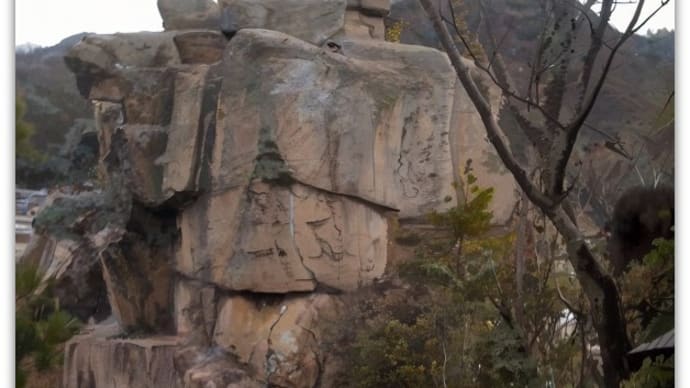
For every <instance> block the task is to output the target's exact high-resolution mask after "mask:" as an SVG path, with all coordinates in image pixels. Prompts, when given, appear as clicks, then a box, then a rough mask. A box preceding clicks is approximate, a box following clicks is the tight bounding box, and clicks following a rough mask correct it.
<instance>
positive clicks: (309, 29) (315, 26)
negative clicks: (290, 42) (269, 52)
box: [219, 0, 347, 45]
mask: <svg viewBox="0 0 690 388" xmlns="http://www.w3.org/2000/svg"><path fill="white" fill-rule="evenodd" d="M219 5H220V7H221V30H222V31H223V32H224V33H225V34H226V35H234V34H235V33H237V31H239V30H241V29H244V28H265V29H270V30H274V31H281V32H283V33H286V34H288V35H291V36H294V37H297V38H299V39H302V40H305V41H307V42H309V43H312V44H316V45H321V44H323V43H324V42H325V41H326V40H327V39H328V38H330V37H331V36H333V35H335V34H336V33H337V32H339V31H340V30H341V29H342V28H343V25H344V23H345V8H346V6H347V0H220V1H219Z"/></svg>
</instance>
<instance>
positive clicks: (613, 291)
mask: <svg viewBox="0 0 690 388" xmlns="http://www.w3.org/2000/svg"><path fill="white" fill-rule="evenodd" d="M420 2H421V4H422V6H423V7H424V9H425V10H426V11H427V14H428V15H429V17H430V19H431V22H432V23H433V25H434V29H435V30H436V32H437V34H438V35H439V38H440V40H441V44H442V46H443V47H444V49H445V50H446V52H447V54H448V57H449V59H450V61H451V64H452V65H453V67H454V69H455V72H456V74H457V75H458V78H459V79H460V82H461V83H462V85H463V87H464V88H465V90H466V91H467V94H468V96H469V97H470V99H471V100H472V103H473V105H474V106H475V108H476V109H477V112H478V113H479V115H480V117H481V119H482V123H483V124H484V128H485V130H486V133H487V137H488V139H489V141H490V142H491V144H492V145H493V146H494V148H495V149H496V152H497V153H498V156H499V157H500V158H501V161H502V162H503V164H504V165H505V167H506V168H507V169H508V170H509V171H510V172H511V174H512V175H513V177H514V178H515V180H516V181H517V183H518V185H519V186H520V188H521V189H522V191H523V192H524V194H525V195H526V196H527V198H529V200H530V201H531V202H532V203H533V204H535V205H536V206H538V207H539V208H540V209H541V210H542V211H543V212H544V214H546V216H547V217H548V218H549V219H550V220H551V222H552V223H553V224H554V226H555V227H556V229H557V230H558V232H559V234H561V235H562V236H563V237H564V239H565V241H566V244H567V247H568V256H569V260H570V263H571V264H572V266H573V268H574V269H575V274H576V276H577V279H578V281H579V283H580V285H581V287H582V289H583V291H584V293H585V295H586V296H587V298H588V300H589V304H590V311H589V313H590V315H591V317H592V322H593V324H594V328H595V330H596V332H597V336H598V338H599V346H600V349H601V357H602V362H603V369H604V381H605V384H606V386H607V387H618V386H619V384H620V382H621V380H623V379H624V378H626V377H627V376H628V375H629V373H630V371H629V367H628V363H627V358H626V354H627V352H628V351H629V350H630V343H629V340H628V335H627V331H626V326H625V319H624V316H623V311H622V308H621V304H620V295H619V293H618V289H617V288H616V285H615V283H614V281H613V278H611V276H610V275H608V274H607V273H606V272H605V271H604V269H603V268H602V267H601V265H600V264H599V262H598V261H597V260H596V259H595V257H594V255H593V254H592V252H591V250H590V249H589V247H588V246H587V244H586V242H585V239H584V237H583V235H582V233H581V232H580V231H579V230H578V228H577V226H576V225H575V224H574V223H573V220H571V218H570V217H569V216H568V215H567V213H566V211H565V210H564V208H563V200H564V199H563V198H561V199H560V200H559V199H558V198H553V197H552V196H550V195H548V193H543V192H542V191H541V190H540V189H539V188H538V187H537V186H536V185H534V184H533V183H532V181H531V180H530V179H529V177H528V175H527V174H526V173H525V171H524V170H523V169H522V168H521V167H520V164H519V163H518V162H517V161H516V159H515V157H514V155H512V154H511V152H510V150H509V148H508V147H507V146H506V144H504V143H503V140H502V139H501V136H500V133H501V128H500V126H499V124H498V122H497V120H496V118H495V117H494V116H493V113H492V110H491V106H490V105H489V103H488V102H487V101H486V99H485V98H484V97H483V96H482V94H481V93H480V92H479V88H478V87H477V85H476V84H475V82H474V80H473V79H472V77H471V76H470V69H469V67H468V66H467V65H466V64H465V63H464V61H463V59H462V57H461V55H460V52H459V51H458V49H457V47H456V46H455V43H454V41H453V38H452V36H451V35H450V32H449V31H448V28H447V27H446V25H445V24H444V22H443V20H442V18H441V16H440V14H439V13H438V10H437V9H436V7H435V6H434V4H433V2H432V0H420ZM545 168H546V169H548V168H555V166H545Z"/></svg>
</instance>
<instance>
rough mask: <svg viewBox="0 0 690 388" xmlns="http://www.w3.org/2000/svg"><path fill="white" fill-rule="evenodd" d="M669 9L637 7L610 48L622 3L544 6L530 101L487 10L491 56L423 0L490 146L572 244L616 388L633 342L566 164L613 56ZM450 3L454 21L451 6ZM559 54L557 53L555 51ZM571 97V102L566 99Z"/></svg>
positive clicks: (547, 0)
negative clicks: (514, 128) (580, 218)
mask: <svg viewBox="0 0 690 388" xmlns="http://www.w3.org/2000/svg"><path fill="white" fill-rule="evenodd" d="M668 1H669V0H660V4H659V6H658V8H656V10H655V11H654V12H653V13H652V14H651V15H650V16H648V17H647V18H642V17H641V13H642V8H643V6H644V3H645V1H644V0H639V1H638V2H637V4H636V10H635V13H634V16H633V17H632V19H631V20H630V22H629V24H628V26H627V28H626V29H625V30H624V31H623V32H622V33H620V34H613V35H614V38H613V40H612V41H611V39H609V37H610V36H611V35H612V34H611V33H610V31H608V32H607V29H608V28H609V25H608V22H609V19H610V17H611V14H612V12H613V10H614V8H615V6H616V1H615V0H601V1H596V0H586V1H584V2H580V1H578V0H542V1H540V2H539V4H540V5H541V7H542V9H543V11H544V15H545V17H544V18H543V30H542V34H541V36H540V38H539V44H538V45H537V49H536V52H535V55H534V62H533V63H532V66H531V73H530V77H529V80H528V86H527V90H526V93H519V92H518V91H517V87H516V86H515V85H514V84H513V82H511V79H510V76H509V74H508V72H507V71H506V68H505V66H504V64H503V61H502V59H501V55H500V53H499V50H498V48H499V46H500V39H496V37H495V36H494V35H493V32H492V31H491V22H490V21H489V20H487V19H488V18H487V17H486V10H484V9H482V12H483V17H482V21H481V23H482V24H483V26H484V27H485V28H486V29H487V35H488V36H489V40H488V44H487V45H485V47H488V48H489V50H486V49H484V53H477V52H476V49H475V48H474V47H475V46H476V45H474V44H473V42H470V41H469V39H468V37H467V36H466V34H463V31H464V30H463V29H462V28H459V26H458V24H457V23H456V22H457V18H456V17H455V16H454V15H451V17H446V16H445V15H446V14H447V12H444V13H443V14H442V12H440V9H441V6H440V5H439V4H434V3H436V1H435V0H420V2H421V4H422V6H423V7H424V9H425V10H426V12H427V13H428V15H429V17H430V19H431V21H432V23H433V25H434V29H435V30H436V32H437V34H438V36H439V38H440V40H441V44H442V46H443V48H444V49H445V51H446V52H447V53H448V56H449V58H450V61H451V63H452V65H453V67H454V69H455V71H456V73H457V75H458V78H459V80H460V82H461V84H462V85H463V87H464V88H465V90H466V91H467V94H468V95H469V98H470V99H471V101H472V103H473V104H474V106H475V107H476V109H477V111H478V113H479V115H480V117H481V120H482V123H483V124H484V127H485V130H486V134H487V137H488V139H489V141H490V142H491V144H492V145H493V146H494V147H495V149H496V151H497V153H498V155H499V157H500V158H501V160H502V162H503V164H504V165H505V167H506V168H507V169H508V170H509V171H510V172H511V173H512V175H513V176H514V178H515V180H516V181H517V183H518V185H519V186H520V188H521V189H522V190H523V192H524V194H525V196H526V197H527V198H528V199H529V200H530V201H531V202H532V203H533V204H534V205H536V206H537V207H538V208H539V209H540V210H541V211H542V212H543V213H544V214H545V215H546V216H547V217H548V218H549V219H550V221H551V222H552V223H553V225H554V226H555V228H556V229H557V230H558V232H559V233H560V234H561V235H562V236H563V238H564V240H565V242H566V244H567V251H568V256H569V260H570V262H571V264H572V266H573V268H574V270H575V274H576V276H577V279H578V281H579V283H580V285H581V287H582V289H583V292H584V293H585V295H586V296H587V299H588V302H589V312H588V313H589V315H590V318H591V321H592V324H593V326H594V328H595V331H596V333H597V336H598V340H599V345H600V348H601V357H602V360H603V366H604V382H605V384H606V386H609V387H614V386H618V385H619V383H620V382H621V380H623V379H625V378H626V377H627V376H628V375H629V373H630V372H629V367H628V363H627V360H626V353H627V352H628V351H629V350H630V341H629V339H628V335H627V332H626V326H625V319H624V316H623V311H622V308H621V302H620V295H619V291H618V289H617V287H616V283H615V282H614V279H613V278H612V277H611V275H610V274H609V273H608V272H607V271H606V270H605V269H604V268H603V267H602V265H601V262H602V261H601V260H600V258H597V257H596V256H595V254H594V252H593V251H592V250H591V249H590V247H589V246H588V244H587V243H586V241H585V236H584V234H583V232H582V231H581V230H580V228H579V227H578V225H577V223H576V221H575V218H574V217H573V215H572V211H571V209H572V206H571V201H572V199H571V198H570V196H569V194H570V189H572V187H574V184H575V181H576V180H577V178H576V177H572V176H571V177H569V176H568V173H572V171H571V170H572V168H571V169H569V164H570V161H571V158H572V154H573V149H574V146H575V143H576V141H577V138H578V135H579V134H580V132H581V131H582V129H583V128H585V126H586V124H585V120H586V119H587V117H588V116H589V115H590V113H591V112H592V108H593V107H594V105H595V103H596V102H597V98H598V96H599V94H600V92H601V90H602V87H603V86H604V83H605V81H606V78H607V76H608V74H609V72H610V70H611V68H612V64H613V62H614V58H615V56H616V53H617V52H618V51H619V49H620V48H621V46H622V45H623V44H624V43H625V42H626V41H627V40H628V39H629V38H630V37H631V36H632V35H633V34H635V32H637V31H638V30H639V29H640V28H641V27H642V26H643V25H644V24H645V23H646V22H647V21H648V20H649V19H650V18H651V17H653V16H654V15H655V14H656V12H658V10H660V9H661V8H662V7H663V6H665V5H666V4H667V3H668ZM595 3H596V5H597V6H598V7H599V11H598V12H596V13H595V12H593V10H592V7H593V6H594V5H595ZM448 4H449V5H450V8H449V9H450V12H451V14H452V12H453V7H452V4H450V3H448ZM444 6H445V4H444ZM446 9H448V8H446ZM583 35H584V36H586V37H588V43H587V44H586V45H585V46H582V42H579V41H578V37H581V36H583ZM576 41H578V43H577V44H576V43H575V42H576ZM554 47H556V48H557V49H556V50H553V48H554ZM547 49H550V50H547ZM463 52H464V54H465V55H466V56H469V57H470V58H471V59H472V60H473V62H474V65H475V66H474V67H475V68H477V69H479V70H480V71H482V72H484V75H485V76H486V78H488V79H490V80H491V81H493V83H494V84H495V85H497V86H498V87H499V88H500V90H501V91H502V97H503V101H502V102H501V104H500V105H501V106H492V105H491V104H492V102H491V101H490V100H489V99H488V98H487V97H486V96H485V95H484V94H483V93H482V89H481V88H482V85H481V84H480V83H479V82H478V81H477V79H476V78H475V77H473V75H472V72H473V71H474V70H473V68H472V66H471V65H470V64H469V61H468V60H467V59H464V58H463V55H462V53H463ZM575 59H577V61H575ZM576 62H577V64H576ZM574 69H575V70H576V72H577V75H579V77H578V78H577V80H576V81H575V82H571V81H570V78H568V76H569V71H570V72H572V71H573V70H574ZM567 96H569V97H570V99H569V100H566V97H567ZM566 101H569V103H566ZM573 101H574V103H573ZM494 105H495V104H494ZM502 110H508V111H509V112H510V113H511V114H512V115H513V117H514V118H515V122H517V123H518V124H519V127H520V129H521V130H522V131H523V132H524V133H525V134H526V135H527V136H528V137H529V138H530V139H531V140H532V145H533V148H534V150H535V151H536V152H534V155H536V156H535V157H534V158H532V159H531V160H530V162H531V163H536V164H537V166H536V167H537V168H538V169H539V170H540V172H541V174H538V175H539V176H538V177H536V178H533V177H532V176H531V174H528V173H527V170H526V169H527V168H528V167H527V166H523V165H521V163H520V162H519V159H518V158H517V157H516V155H515V154H514V152H513V151H511V149H510V148H509V146H508V144H507V143H506V141H505V140H504V135H505V133H506V132H505V131H504V130H503V129H502V128H501V125H500V124H499V120H498V117H497V112H499V111H502ZM535 117H536V118H535ZM614 146H615V143H614ZM532 167H535V166H532Z"/></svg>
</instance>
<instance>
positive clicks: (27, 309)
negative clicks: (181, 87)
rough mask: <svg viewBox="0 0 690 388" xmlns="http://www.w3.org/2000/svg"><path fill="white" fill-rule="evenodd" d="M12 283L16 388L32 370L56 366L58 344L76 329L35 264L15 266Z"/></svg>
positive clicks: (75, 322) (77, 327)
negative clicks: (14, 286) (44, 282)
mask: <svg viewBox="0 0 690 388" xmlns="http://www.w3.org/2000/svg"><path fill="white" fill-rule="evenodd" d="M15 284H16V289H15V291H16V297H15V303H16V305H15V306H16V315H15V341H16V342H15V376H16V383H15V386H16V387H18V388H19V387H24V386H25V384H26V382H27V380H28V378H29V374H30V373H31V372H32V371H34V370H35V371H36V372H41V371H46V370H49V369H51V368H54V367H60V363H61V359H62V352H61V348H60V347H61V345H62V344H63V343H64V342H65V341H67V340H68V339H69V338H71V337H72V336H73V335H74V334H75V333H76V332H77V330H78V329H79V322H78V321H77V320H76V319H75V318H74V317H72V316H71V315H69V314H68V313H66V312H65V311H62V310H61V309H60V304H59V301H58V300H57V299H56V298H53V297H52V296H51V291H50V288H51V287H50V284H42V283H41V277H40V274H39V272H38V270H37V268H36V267H35V266H32V265H27V264H19V265H17V268H16V271H15Z"/></svg>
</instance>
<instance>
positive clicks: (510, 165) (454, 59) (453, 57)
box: [421, 0, 553, 208]
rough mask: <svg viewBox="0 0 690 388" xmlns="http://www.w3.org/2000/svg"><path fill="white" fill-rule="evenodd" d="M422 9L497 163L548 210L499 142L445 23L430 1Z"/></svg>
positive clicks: (494, 124) (495, 125)
mask: <svg viewBox="0 0 690 388" xmlns="http://www.w3.org/2000/svg"><path fill="white" fill-rule="evenodd" d="M421 1H422V5H423V6H424V9H425V10H426V11H427V13H428V14H429V15H430V18H431V21H432V23H433V24H434V28H435V29H436V30H437V31H438V32H440V33H439V38H440V39H441V42H442V44H443V46H444V47H445V48H446V51H447V53H448V57H449V58H450V61H451V63H452V64H453V67H454V68H455V69H456V73H457V75H458V78H460V81H461V82H462V84H463V85H464V86H465V87H466V90H467V94H468V95H469V96H470V98H471V99H472V101H473V102H475V107H476V108H477V112H478V113H479V116H480V117H481V119H482V122H483V124H484V126H485V127H486V131H487V137H488V138H489V141H490V142H491V144H493V146H494V148H496V152H497V153H498V156H499V157H500V158H501V161H502V162H503V164H504V165H505V166H506V168H507V169H508V170H509V171H510V172H511V173H512V174H513V176H514V177H515V179H516V180H517V181H518V184H520V186H521V187H522V189H523V190H524V191H525V194H526V195H527V197H528V198H529V199H530V201H532V202H533V203H535V204H537V205H538V206H539V207H543V208H551V207H552V206H553V201H552V200H551V199H550V198H548V197H546V196H545V195H543V194H542V193H541V192H540V191H539V190H538V189H537V187H536V186H534V184H533V183H532V182H531V181H530V180H529V177H528V176H527V173H525V171H524V170H523V169H522V167H520V165H519V163H518V162H517V161H516V160H515V158H514V157H513V155H512V154H511V152H510V150H509V149H508V147H507V146H506V144H505V143H504V142H503V139H501V136H500V132H501V130H500V126H499V125H498V122H496V119H495V118H494V116H493V113H492V112H491V107H490V106H489V103H488V102H487V101H486V99H484V96H482V94H481V93H480V92H479V88H478V87H477V85H476V84H475V82H474V80H473V79H472V77H471V76H470V69H469V67H468V66H467V65H466V64H465V63H464V61H463V59H462V57H461V55H460V53H459V52H458V50H457V48H456V47H455V45H454V44H453V40H452V38H451V35H450V32H448V29H447V28H446V25H445V23H443V21H442V20H441V16H440V14H439V13H438V10H437V9H436V7H434V6H433V4H432V3H431V0H421Z"/></svg>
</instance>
